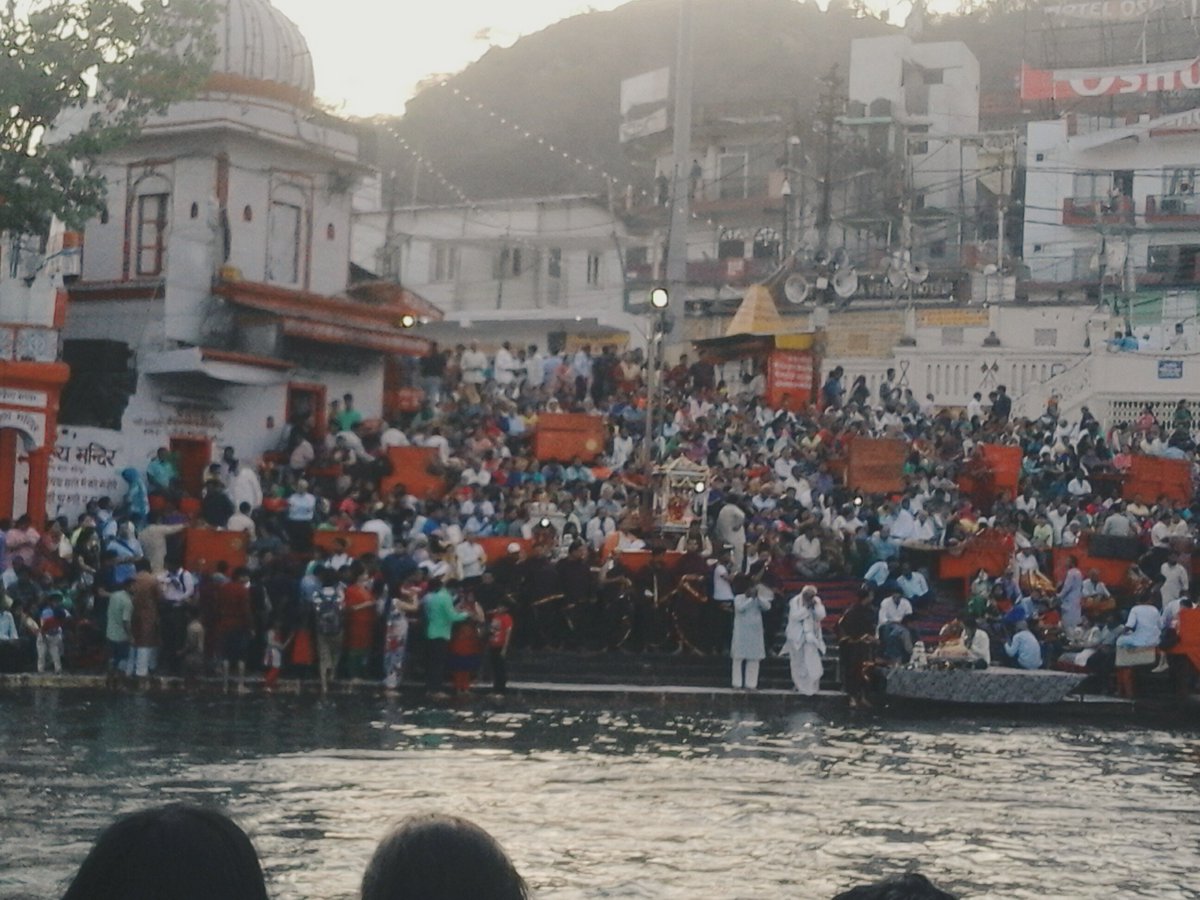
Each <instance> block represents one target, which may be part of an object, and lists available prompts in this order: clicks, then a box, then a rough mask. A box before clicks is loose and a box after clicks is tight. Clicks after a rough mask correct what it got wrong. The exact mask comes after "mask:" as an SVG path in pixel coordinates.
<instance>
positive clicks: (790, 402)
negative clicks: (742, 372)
mask: <svg viewBox="0 0 1200 900" xmlns="http://www.w3.org/2000/svg"><path fill="white" fill-rule="evenodd" d="M812 396H813V357H812V353H811V352H809V351H808V350H778V349H777V350H772V351H771V352H770V355H769V356H768V357H767V403H768V404H769V405H770V406H773V407H775V408H776V409H783V408H786V409H790V410H793V411H795V410H799V409H803V408H804V407H806V406H807V405H808V404H809V403H810V402H811V401H812Z"/></svg>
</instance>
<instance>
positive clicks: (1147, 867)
mask: <svg viewBox="0 0 1200 900" xmlns="http://www.w3.org/2000/svg"><path fill="white" fill-rule="evenodd" d="M1198 747H1200V744H1198V742H1197V741H1196V739H1195V735H1194V734H1190V735H1189V734H1184V733H1180V734H1174V733H1171V732H1169V731H1162V730H1149V729H1133V728H1130V729H1123V728H1120V727H1115V728H1114V727H1093V726H1078V725H1047V724H1044V723H1040V724H1039V723H1029V722H1020V721H1016V720H1013V721H1008V720H1001V719H973V718H937V719H933V720H929V719H923V720H918V719H901V718H896V717H894V716H886V717H884V716H871V715H866V716H862V717H852V716H851V715H850V714H849V713H842V712H816V711H813V710H811V709H809V710H804V709H798V710H797V711H794V712H790V713H788V712H775V713H771V712H756V711H755V710H754V709H752V708H750V707H747V708H746V709H744V710H741V711H733V712H730V711H725V710H722V711H720V712H714V713H707V714H706V713H697V712H695V711H693V710H686V709H636V708H635V709H626V708H622V709H621V710H619V711H612V710H606V709H603V708H601V707H599V706H598V705H596V704H583V703H580V704H577V705H570V704H565V705H563V706H556V707H546V708H529V707H522V708H514V709H509V710H505V709H498V708H494V707H488V708H471V709H459V710H408V709H405V708H404V707H403V705H402V704H401V703H400V702H399V701H390V700H385V699H381V698H368V697H350V696H338V697H333V698H329V699H325V700H319V699H316V698H312V697H273V698H269V697H260V696H249V697H237V698H226V697H220V696H214V697H210V696H199V697H196V696H170V695H137V696H131V695H118V696H110V695H105V694H101V693H90V692H86V691H80V690H72V691H54V690H41V691H22V692H12V693H6V694H0V764H2V769H0V772H2V773H3V774H0V896H2V897H5V898H12V897H39V898H47V897H53V896H55V895H56V892H57V891H61V889H62V887H63V886H64V885H65V883H66V881H67V880H68V879H69V877H70V875H71V874H72V873H73V871H74V869H75V867H77V865H78V864H79V862H80V860H81V859H82V858H83V856H84V855H85V854H86V852H87V850H88V848H89V846H90V844H91V841H92V840H93V839H94V837H95V835H96V833H97V832H98V831H99V830H100V829H101V828H102V827H103V826H104V825H105V824H106V823H108V822H109V821H111V819H112V818H113V817H114V816H116V815H118V814H119V813H122V812H127V811H129V810H133V809H137V808H139V807H142V806H146V805H149V804H156V803H162V802H167V801H171V800H194V801H206V802H216V803H219V804H222V805H223V806H225V807H226V808H228V809H229V810H230V811H231V812H232V813H233V815H234V816H235V817H236V818H237V819H238V820H239V821H240V822H241V823H242V825H243V826H244V827H245V828H246V829H247V831H249V832H250V833H251V835H252V837H253V839H254V842H255V844H256V846H257V847H258V850H259V853H260V855H261V856H262V858H263V861H264V868H265V869H266V872H267V876H268V878H269V881H270V890H271V896H272V897H273V898H275V900H301V898H304V900H333V898H352V897H354V896H356V888H357V884H358V879H359V877H360V876H361V873H362V869H363V867H364V865H365V863H366V861H367V859H368V858H369V856H370V854H371V851H372V849H373V848H374V845H375V843H376V841H377V840H378V839H379V838H380V837H381V835H382V834H383V833H384V831H385V829H386V828H387V826H388V824H389V823H391V822H393V821H394V820H396V819H398V818H399V817H401V816H403V815H406V814H408V813H412V812H418V811H431V810H437V811H444V812H451V813H457V814H460V815H464V816H467V817H469V818H471V819H473V820H475V821H477V822H478V823H479V824H481V825H482V826H483V827H485V828H487V829H488V830H489V831H491V832H492V833H493V834H495V835H496V836H497V837H498V838H499V840H500V841H501V843H502V844H503V845H504V846H505V847H506V848H507V849H508V851H509V853H510V854H511V855H512V857H513V858H514V860H515V861H516V864H517V867H518V869H519V870H520V871H521V872H522V874H524V875H525V877H526V878H527V880H528V881H529V882H530V883H531V885H532V886H533V887H534V889H535V893H536V896H537V897H538V898H555V900H563V898H597V897H622V898H643V897H647V898H648V897H666V898H685V897H686V898H735V897H736V898H774V897H793V898H824V897H830V896H832V894H834V893H836V892H837V891H838V890H842V889H845V888H846V887H848V886H850V885H853V884H857V883H862V882H864V881H869V880H873V879H876V878H879V877H882V876H883V875H886V874H891V873H897V872H902V871H905V870H907V869H910V868H917V869H920V870H921V871H923V872H925V873H926V874H927V875H929V876H930V877H931V878H932V879H933V880H934V881H935V882H936V883H938V884H940V885H941V886H942V887H944V888H947V889H949V890H953V891H955V892H958V893H959V894H961V896H963V897H971V898H992V897H994V898H1026V897H1028V898H1039V900H1045V898H1091V897H1105V898H1113V900H1115V898H1133V897H1146V898H1150V897H1153V898H1160V900H1161V898H1196V897H1200V749H1198Z"/></svg>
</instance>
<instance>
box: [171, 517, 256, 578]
mask: <svg viewBox="0 0 1200 900" xmlns="http://www.w3.org/2000/svg"><path fill="white" fill-rule="evenodd" d="M248 544H249V541H248V540H247V538H246V532H244V531H226V530H224V529H218V528H185V529H184V531H183V565H184V567H185V568H186V569H187V570H188V571H189V572H192V573H193V574H196V575H200V574H205V575H209V574H212V572H214V571H215V570H216V568H217V563H219V562H224V563H226V564H227V565H228V566H229V570H230V571H231V572H232V571H233V570H234V569H236V568H238V567H239V566H244V565H245V564H246V551H247V545H248Z"/></svg>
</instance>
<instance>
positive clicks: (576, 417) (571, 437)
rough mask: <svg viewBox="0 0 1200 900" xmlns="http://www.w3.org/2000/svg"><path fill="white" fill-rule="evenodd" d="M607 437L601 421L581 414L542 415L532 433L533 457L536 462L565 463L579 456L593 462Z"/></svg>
mask: <svg viewBox="0 0 1200 900" xmlns="http://www.w3.org/2000/svg"><path fill="white" fill-rule="evenodd" d="M607 440H608V437H607V433H606V431H605V428H604V419H602V418H601V417H600V416H590V415H587V414H585V413H542V414H541V415H539V416H538V420H537V428H535V429H534V433H533V454H534V456H536V457H537V458H538V461H539V462H563V463H569V462H571V461H572V460H574V459H575V457H579V458H580V459H581V460H582V461H583V462H585V463H590V462H594V461H595V460H596V459H597V458H598V457H599V456H600V454H602V453H603V452H604V446H605V444H606V443H607Z"/></svg>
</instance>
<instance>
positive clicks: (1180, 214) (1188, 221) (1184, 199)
mask: <svg viewBox="0 0 1200 900" xmlns="http://www.w3.org/2000/svg"><path fill="white" fill-rule="evenodd" d="M1146 221H1147V222H1148V223H1150V224H1153V225H1189V226H1190V225H1196V224H1198V223H1200V197H1197V196H1195V195H1194V194H1166V195H1158V196H1150V197H1147V198H1146Z"/></svg>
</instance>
